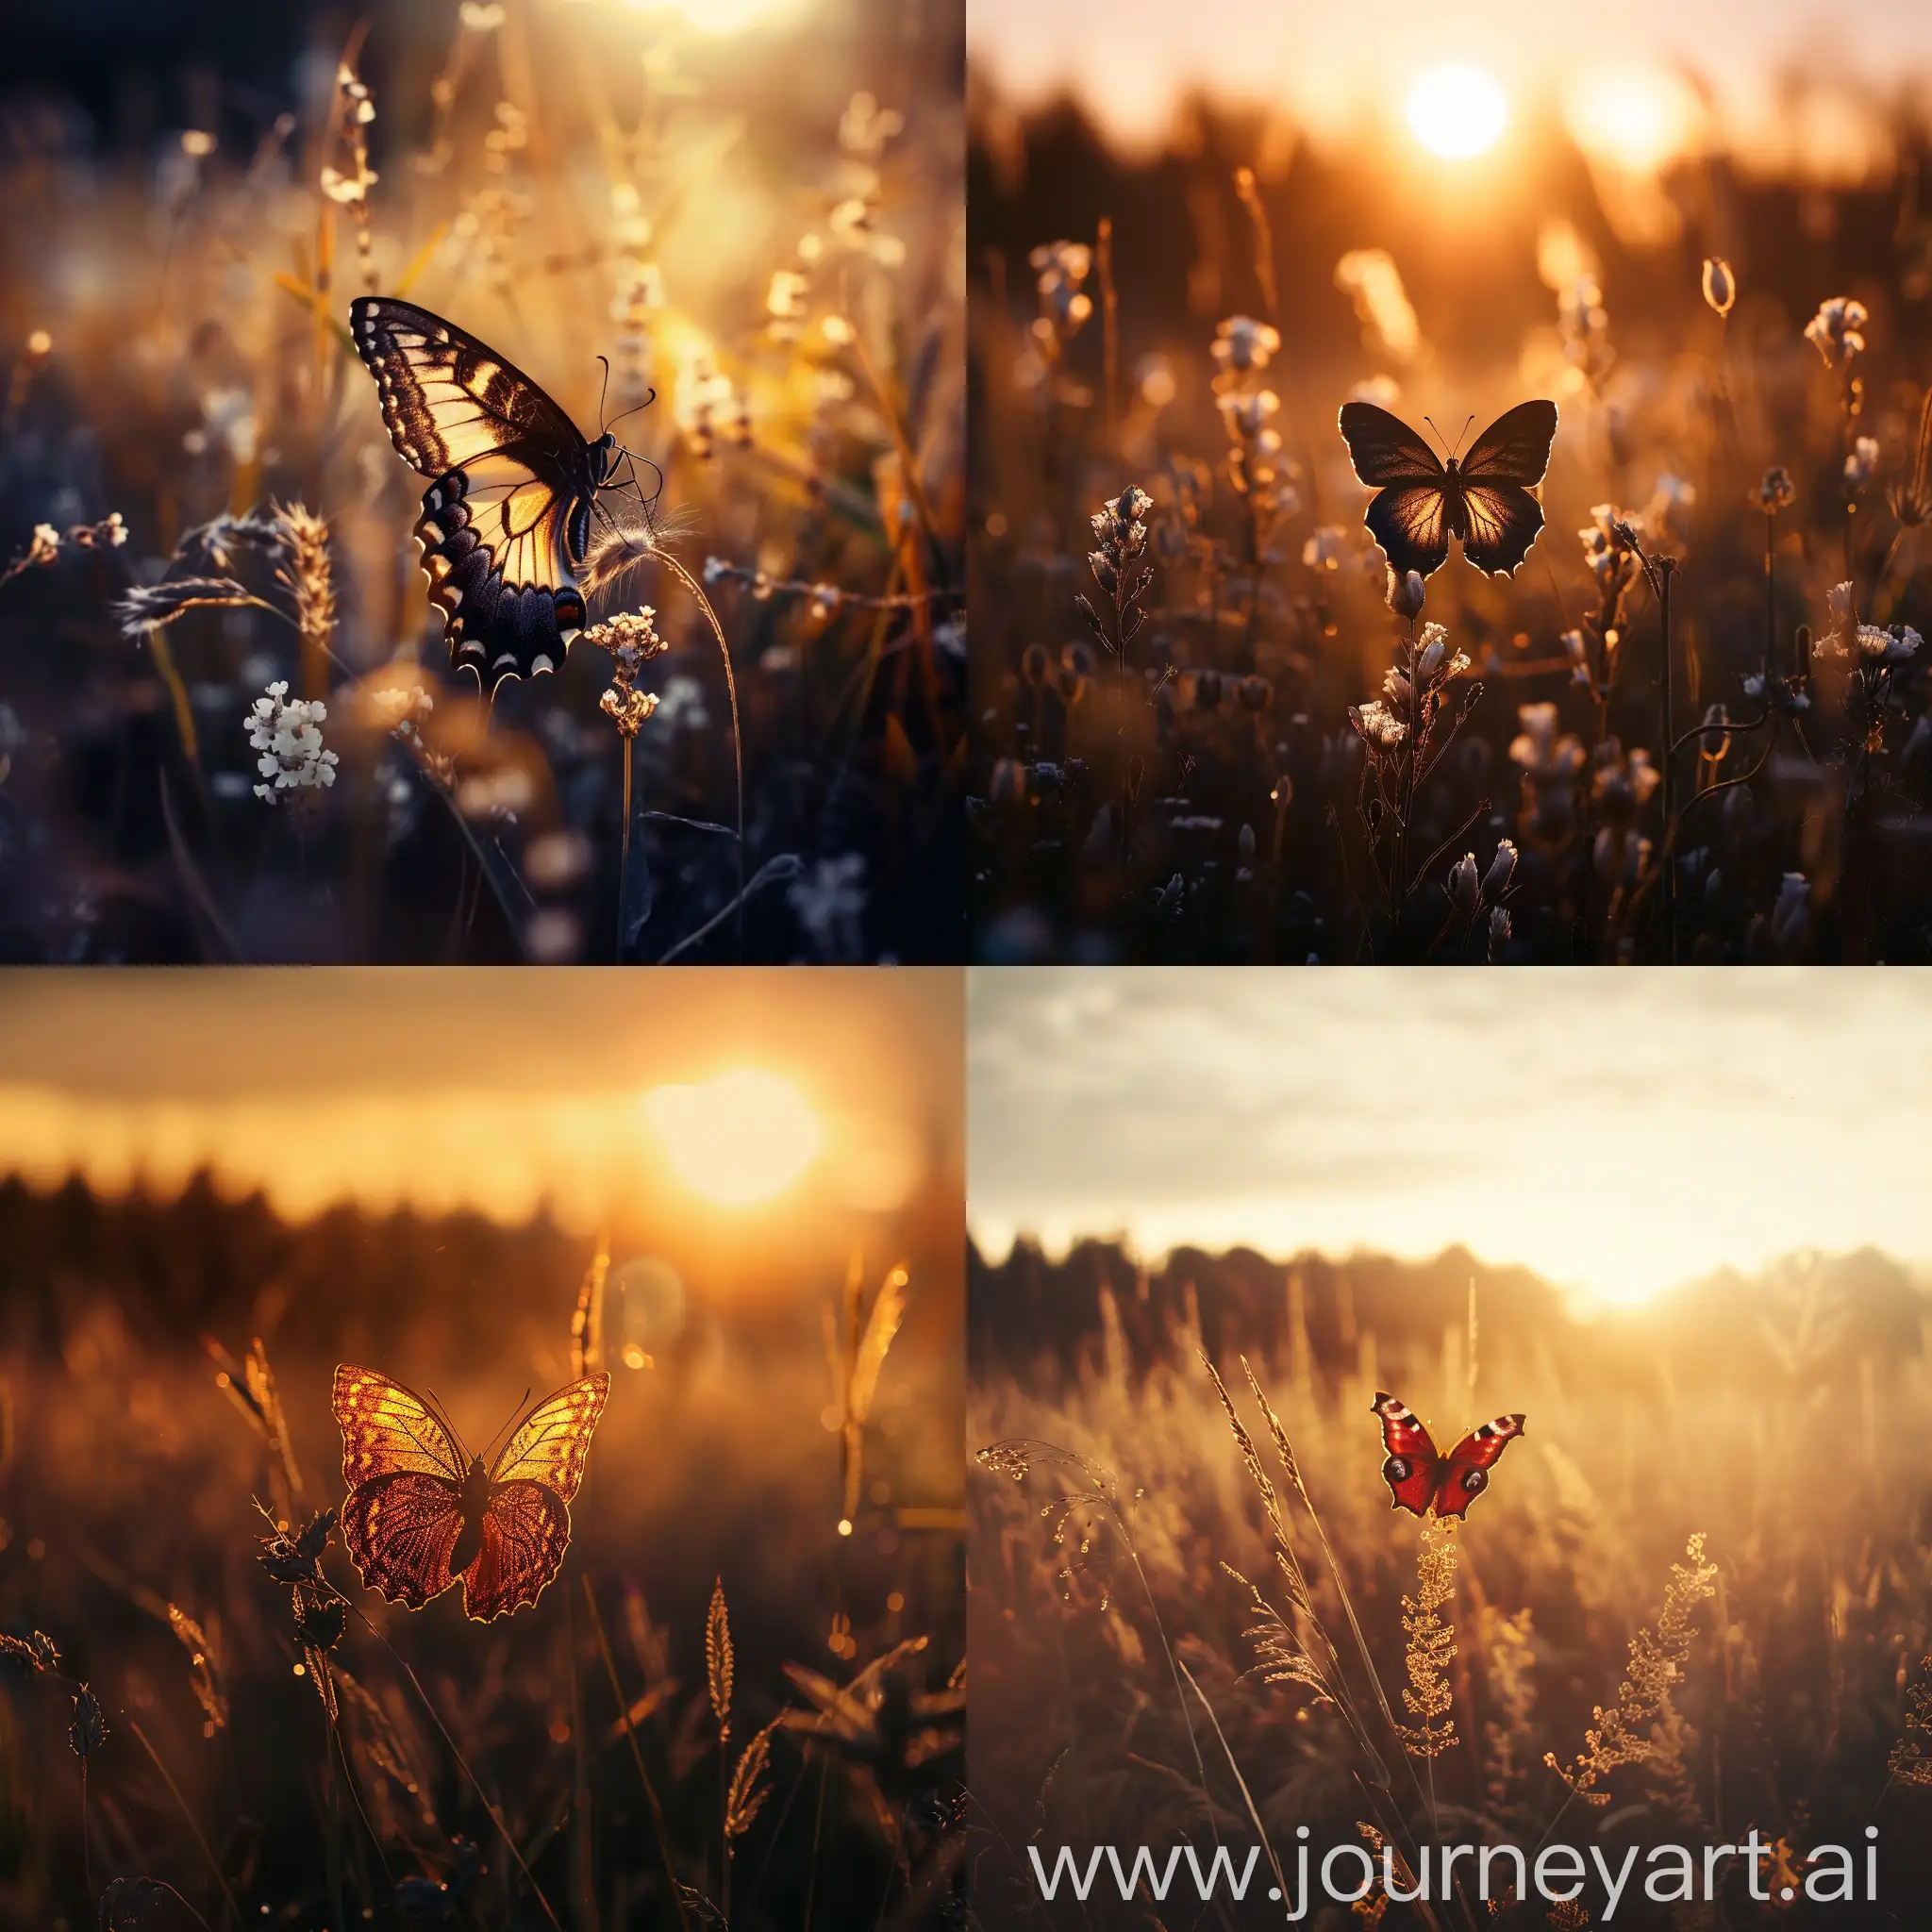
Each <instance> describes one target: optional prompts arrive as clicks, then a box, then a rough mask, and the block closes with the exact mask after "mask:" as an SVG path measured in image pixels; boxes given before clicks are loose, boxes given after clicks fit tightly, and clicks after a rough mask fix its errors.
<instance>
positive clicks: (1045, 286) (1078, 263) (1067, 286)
mask: <svg viewBox="0 0 1932 1932" xmlns="http://www.w3.org/2000/svg"><path fill="white" fill-rule="evenodd" d="M1027 261H1028V262H1029V263H1030V264H1031V266H1032V268H1033V271H1034V274H1035V275H1037V276H1038V278H1039V279H1038V281H1037V282H1036V284H1035V286H1036V288H1037V289H1038V291H1039V293H1040V313H1041V320H1042V321H1043V322H1044V323H1045V324H1046V325H1047V326H1048V332H1049V334H1051V335H1054V336H1057V337H1059V338H1065V337H1067V336H1071V335H1073V334H1074V333H1075V332H1076V331H1077V330H1078V329H1079V328H1080V326H1081V325H1082V324H1084V323H1085V322H1086V321H1087V320H1088V318H1089V317H1090V316H1091V315H1092V313H1093V298H1092V297H1091V295H1089V294H1088V293H1087V292H1086V291H1085V290H1084V288H1083V287H1082V284H1083V283H1084V282H1085V281H1086V279H1087V277H1088V275H1091V273H1092V270H1093V251H1092V250H1091V248H1089V247H1088V246H1087V245H1086V244H1085V243H1084V242H1046V243H1044V244H1043V245H1042V246H1041V247H1039V248H1036V249H1035V250H1034V251H1033V253H1032V254H1031V255H1029V256H1028V257H1027Z"/></svg>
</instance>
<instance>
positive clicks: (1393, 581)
mask: <svg viewBox="0 0 1932 1932" xmlns="http://www.w3.org/2000/svg"><path fill="white" fill-rule="evenodd" d="M1426 594H1427V586H1426V585H1425V584H1424V582H1423V575H1422V572H1421V571H1418V570H1412V571H1410V572H1409V573H1408V574H1407V575H1406V576H1398V575H1396V573H1395V569H1394V566H1393V565H1391V567H1390V571H1389V587H1388V589H1387V590H1386V591H1384V593H1383V595H1384V597H1385V598H1386V600H1387V602H1388V605H1389V608H1390V609H1391V610H1392V611H1394V613H1395V614H1396V616H1397V617H1399V618H1401V619H1402V620H1403V621H1404V623H1406V624H1413V623H1414V622H1415V621H1416V619H1417V618H1418V617H1420V616H1421V615H1422V614H1423V599H1424V596H1425V595H1426Z"/></svg>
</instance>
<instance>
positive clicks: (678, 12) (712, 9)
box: [631, 0, 795, 40]
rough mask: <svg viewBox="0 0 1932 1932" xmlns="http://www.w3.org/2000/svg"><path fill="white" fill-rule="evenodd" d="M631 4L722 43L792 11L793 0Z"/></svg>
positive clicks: (672, 0) (684, 0)
mask: <svg viewBox="0 0 1932 1932" xmlns="http://www.w3.org/2000/svg"><path fill="white" fill-rule="evenodd" d="M631 4H632V6H633V8H635V9H636V11H638V12H640V13H658V14H664V13H669V14H672V15H675V17H676V18H677V19H678V20H681V21H682V22H684V24H685V25H687V26H694V27H696V28H697V30H698V31H699V32H700V33H701V34H708V35H710V36H711V37H712V38H714V39H719V40H722V39H723V38H724V36H726V35H727V34H738V33H742V32H744V30H745V29H746V28H747V27H752V26H762V25H768V24H769V23H770V22H771V21H772V20H773V19H774V17H775V16H776V15H778V14H780V13H789V12H791V11H793V10H794V6H795V0H631Z"/></svg>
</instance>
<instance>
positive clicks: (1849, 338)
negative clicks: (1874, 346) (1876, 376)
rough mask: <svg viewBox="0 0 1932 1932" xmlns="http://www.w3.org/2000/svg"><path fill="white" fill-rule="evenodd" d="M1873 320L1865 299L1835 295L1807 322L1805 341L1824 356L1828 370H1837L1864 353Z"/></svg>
mask: <svg viewBox="0 0 1932 1932" xmlns="http://www.w3.org/2000/svg"><path fill="white" fill-rule="evenodd" d="M1870 320H1871V317H1870V315H1869V314H1868V313H1867V312H1866V308H1865V305H1864V304H1863V303H1862V302H1856V301H1854V300H1853V299H1852V298H1851V297H1850V296H1849V295H1834V296H1833V297H1832V298H1831V300H1830V301H1828V302H1826V303H1824V304H1823V305H1821V307H1820V308H1819V310H1818V313H1817V314H1816V315H1814V316H1813V317H1812V318H1811V320H1810V321H1809V322H1807V324H1806V325H1805V340H1806V341H1807V342H1809V343H1810V344H1811V345H1812V346H1813V347H1814V348H1815V349H1816V350H1817V351H1818V353H1819V354H1820V355H1821V356H1823V357H1824V366H1825V367H1826V368H1827V369H1837V368H1840V367H1841V366H1842V365H1843V364H1844V363H1846V362H1849V361H1850V360H1851V358H1853V357H1854V356H1857V355H1859V354H1861V353H1862V352H1863V350H1864V347H1865V337H1864V334H1863V330H1864V327H1865V325H1866V323H1867V322H1869V321H1870Z"/></svg>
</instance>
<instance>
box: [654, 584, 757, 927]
mask: <svg viewBox="0 0 1932 1932" xmlns="http://www.w3.org/2000/svg"><path fill="white" fill-rule="evenodd" d="M658 557H659V558H661V559H662V560H663V564H664V568H665V569H666V570H668V571H669V572H670V573H671V575H673V576H675V578H676V579H677V581H678V582H679V583H680V584H682V585H683V586H684V588H685V589H686V590H687V591H690V592H691V597H692V599H693V600H694V601H695V603H696V604H697V607H698V608H699V609H700V610H702V611H703V612H704V613H705V621H706V622H707V623H708V625H710V626H711V635H712V636H713V637H714V638H716V639H717V640H718V655H719V656H720V657H721V658H724V696H725V699H726V701H727V702H728V703H729V704H730V706H731V768H732V774H733V776H734V778H735V779H736V781H737V802H738V818H737V824H738V908H737V909H738V951H739V956H740V958H743V954H744V896H745V894H744V737H743V734H742V732H741V730H740V728H739V719H738V676H737V674H736V673H735V672H734V671H733V670H732V668H731V646H730V645H729V644H728V643H726V642H725V641H724V625H722V624H720V623H719V622H718V613H717V612H716V611H715V610H714V609H712V608H711V600H710V599H709V598H708V596H706V595H705V592H704V590H703V587H702V586H701V585H700V584H699V583H698V580H697V579H696V578H695V577H694V576H692V575H691V573H690V571H688V570H686V569H685V567H684V566H683V564H681V563H679V562H678V560H677V559H676V558H675V557H673V556H672V555H671V554H670V553H669V552H668V551H663V550H660V551H659V552H658ZM629 775H630V761H629V759H628V758H625V779H626V782H627V781H628V779H629ZM626 796H627V794H626ZM629 830H630V813H629V810H628V808H627V807H626V809H625V833H626V835H628V833H629Z"/></svg>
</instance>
